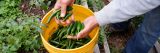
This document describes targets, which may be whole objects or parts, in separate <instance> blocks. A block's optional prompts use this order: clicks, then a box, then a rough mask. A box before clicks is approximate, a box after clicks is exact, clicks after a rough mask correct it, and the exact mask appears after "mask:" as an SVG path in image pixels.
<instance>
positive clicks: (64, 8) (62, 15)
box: [61, 3, 67, 17]
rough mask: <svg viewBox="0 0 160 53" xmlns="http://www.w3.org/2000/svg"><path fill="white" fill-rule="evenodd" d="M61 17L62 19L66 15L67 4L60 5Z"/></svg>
mask: <svg viewBox="0 0 160 53" xmlns="http://www.w3.org/2000/svg"><path fill="white" fill-rule="evenodd" d="M61 4H62V5H61V17H64V16H65V15H66V8H67V3H61Z"/></svg>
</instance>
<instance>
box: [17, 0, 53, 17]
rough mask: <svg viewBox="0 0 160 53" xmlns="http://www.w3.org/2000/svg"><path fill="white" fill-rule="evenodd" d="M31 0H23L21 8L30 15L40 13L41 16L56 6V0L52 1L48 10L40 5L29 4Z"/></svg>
mask: <svg viewBox="0 0 160 53" xmlns="http://www.w3.org/2000/svg"><path fill="white" fill-rule="evenodd" d="M29 2H30V0H22V2H21V5H20V9H21V10H22V12H24V13H26V14H28V15H40V16H41V18H42V17H43V16H44V15H45V14H46V13H47V12H48V11H49V10H51V9H52V8H53V7H54V3H55V2H51V5H50V6H49V8H48V10H43V9H41V8H40V7H36V6H31V5H30V4H29ZM52 4H53V5H52Z"/></svg>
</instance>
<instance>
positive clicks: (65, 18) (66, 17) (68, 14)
mask: <svg viewBox="0 0 160 53" xmlns="http://www.w3.org/2000/svg"><path fill="white" fill-rule="evenodd" d="M71 15H72V13H67V14H66V16H65V17H64V19H63V21H66V20H67V19H68V18H69V17H70V16H71Z"/></svg>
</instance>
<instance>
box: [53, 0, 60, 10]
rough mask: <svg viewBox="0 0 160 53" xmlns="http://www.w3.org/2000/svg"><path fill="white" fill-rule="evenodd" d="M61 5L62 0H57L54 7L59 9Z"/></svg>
mask: <svg viewBox="0 0 160 53" xmlns="http://www.w3.org/2000/svg"><path fill="white" fill-rule="evenodd" d="M60 7H61V5H60V0H57V2H56V4H55V6H54V9H59V8H60Z"/></svg>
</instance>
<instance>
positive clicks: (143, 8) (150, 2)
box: [95, 0, 160, 26]
mask: <svg viewBox="0 0 160 53" xmlns="http://www.w3.org/2000/svg"><path fill="white" fill-rule="evenodd" d="M159 5H160V0H113V1H111V3H109V4H108V5H107V6H105V7H104V8H103V9H102V10H100V11H99V12H96V13H95V17H96V20H97V22H98V24H99V25H101V26H103V25H105V24H109V23H116V22H122V21H125V20H128V19H130V18H132V17H134V16H136V15H141V14H144V13H146V12H148V11H150V10H152V9H154V8H156V7H157V6H159Z"/></svg>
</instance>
